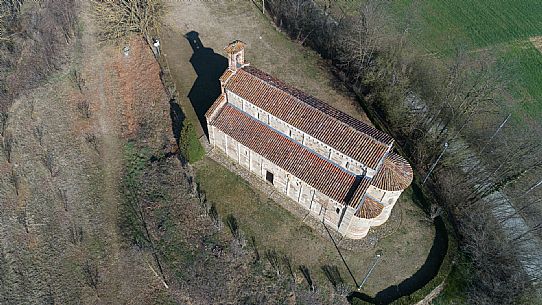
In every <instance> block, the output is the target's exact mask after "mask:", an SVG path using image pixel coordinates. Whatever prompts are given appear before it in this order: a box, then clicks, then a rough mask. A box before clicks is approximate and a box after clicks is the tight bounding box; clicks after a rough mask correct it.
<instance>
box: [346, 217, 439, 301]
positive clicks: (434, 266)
mask: <svg viewBox="0 0 542 305" xmlns="http://www.w3.org/2000/svg"><path fill="white" fill-rule="evenodd" d="M434 225H435V239H434V240H433V245H432V246H431V250H430V251H429V255H428V256H427V259H426V260H425V263H424V264H423V265H422V266H421V268H420V269H418V271H416V273H414V274H413V275H412V276H411V277H409V278H408V279H406V280H404V281H402V282H401V283H399V285H393V286H390V287H388V288H386V289H384V290H382V291H380V292H379V293H377V294H376V296H375V297H374V298H372V297H370V296H368V295H366V294H364V293H361V292H357V291H355V292H352V293H351V294H350V295H349V296H348V300H349V301H350V302H352V300H353V299H354V298H358V299H361V300H364V301H366V302H370V303H372V304H378V305H381V304H389V303H391V302H393V301H395V300H397V299H399V298H401V297H403V296H407V295H410V294H412V293H414V292H415V291H417V290H418V289H420V288H423V287H424V286H425V285H427V283H429V281H431V280H432V279H433V278H434V277H435V276H436V275H437V273H438V271H439V269H440V266H441V265H442V262H443V260H444V257H445V256H446V253H447V251H448V231H447V230H446V226H445V225H444V221H443V220H442V218H441V217H440V216H439V217H437V218H435V221H434ZM398 267H400V266H398Z"/></svg>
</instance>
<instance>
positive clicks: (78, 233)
mask: <svg viewBox="0 0 542 305" xmlns="http://www.w3.org/2000/svg"><path fill="white" fill-rule="evenodd" d="M68 237H69V240H70V242H71V243H72V244H74V245H77V244H79V243H81V242H82V241H83V227H82V226H80V225H78V224H76V223H75V222H72V223H70V225H69V227H68Z"/></svg>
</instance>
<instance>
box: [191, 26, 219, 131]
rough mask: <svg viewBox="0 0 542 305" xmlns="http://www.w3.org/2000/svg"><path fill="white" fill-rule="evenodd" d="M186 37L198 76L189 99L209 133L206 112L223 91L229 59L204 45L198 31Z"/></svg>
mask: <svg viewBox="0 0 542 305" xmlns="http://www.w3.org/2000/svg"><path fill="white" fill-rule="evenodd" d="M185 37H186V40H188V42H189V43H190V46H191V47H192V51H193V54H192V57H190V63H191V64H192V67H194V70H195V71H196V74H197V76H198V77H197V79H196V81H195V82H194V84H193V85H192V88H191V89H190V92H189V93H188V99H189V100H190V102H191V103H192V107H194V110H195V111H196V115H197V116H198V120H199V121H200V123H201V126H202V127H203V131H204V132H205V134H206V135H208V130H207V123H206V121H205V112H207V110H208V109H209V108H210V107H211V105H212V104H213V102H214V101H215V100H216V99H217V98H218V96H219V95H220V93H221V89H220V80H219V78H220V76H221V75H222V73H224V71H225V70H226V68H227V67H228V60H227V58H226V57H224V56H222V55H220V54H217V53H215V52H214V50H213V49H211V48H206V47H204V46H203V43H202V42H201V40H200V38H199V33H198V32H195V31H190V32H188V33H186V34H185Z"/></svg>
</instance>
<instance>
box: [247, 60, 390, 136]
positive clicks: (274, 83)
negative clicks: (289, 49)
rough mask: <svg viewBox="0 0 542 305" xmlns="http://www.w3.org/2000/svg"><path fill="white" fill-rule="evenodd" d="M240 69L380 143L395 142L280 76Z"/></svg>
mask: <svg viewBox="0 0 542 305" xmlns="http://www.w3.org/2000/svg"><path fill="white" fill-rule="evenodd" d="M245 68H249V69H250V70H256V71H257V72H258V73H261V74H264V75H265V76H267V77H269V80H265V79H262V78H261V77H260V76H259V75H257V74H253V73H251V72H250V71H247V70H249V69H245ZM239 70H242V71H244V72H245V73H249V74H250V75H253V76H254V77H256V78H257V79H258V80H259V81H261V82H262V83H264V84H268V85H270V86H273V87H274V88H276V89H278V90H281V91H283V92H285V93H287V94H288V95H290V96H292V97H293V98H294V99H295V100H296V101H297V102H298V103H301V104H304V105H308V106H310V107H311V108H313V109H315V110H317V111H319V112H320V113H323V114H324V115H326V116H328V117H330V118H333V119H335V120H336V121H338V122H340V123H341V124H342V125H344V126H346V127H347V128H350V129H353V130H354V131H356V132H360V133H363V134H365V135H367V136H368V137H370V138H371V139H373V140H375V141H377V142H379V143H382V144H384V145H386V146H391V145H393V143H394V142H395V141H394V139H393V138H392V137H391V136H390V135H388V134H386V133H385V132H383V131H381V130H379V129H377V128H375V127H372V126H370V125H369V124H367V123H364V122H362V121H360V120H358V119H356V118H354V117H352V116H351V115H349V114H347V113H345V112H343V111H341V110H339V109H336V108H335V107H332V106H330V105H329V104H327V103H326V102H324V101H322V100H320V99H319V98H317V97H315V96H312V95H310V94H307V93H306V92H304V91H302V90H300V89H298V88H296V87H294V86H291V85H289V84H287V83H286V82H284V81H282V80H280V79H278V78H275V77H273V76H272V75H270V74H267V73H266V72H264V71H262V70H260V69H258V68H256V67H254V66H245V67H242V68H241V69H239ZM277 81H278V82H280V83H282V85H283V86H280V85H281V84H277ZM289 90H294V91H297V92H296V93H299V94H301V95H304V96H305V97H308V98H310V99H311V101H313V102H316V103H318V104H319V105H320V106H323V107H324V108H328V110H332V111H336V112H338V113H339V114H340V115H343V116H345V117H346V119H349V120H352V121H354V123H356V124H361V125H363V127H366V128H369V129H372V130H373V131H375V132H376V133H380V135H381V136H382V137H385V138H389V140H388V141H386V140H381V139H378V138H377V137H375V136H374V135H372V134H370V133H367V132H365V131H363V130H360V129H358V128H355V127H354V126H353V124H349V123H347V122H345V121H343V120H342V119H340V118H338V117H337V116H334V115H332V114H330V113H329V112H326V111H324V110H322V109H320V108H318V107H316V106H315V105H313V104H311V103H309V102H307V101H305V100H302V99H300V98H299V97H298V96H297V95H295V94H293V93H292V92H290V91H289Z"/></svg>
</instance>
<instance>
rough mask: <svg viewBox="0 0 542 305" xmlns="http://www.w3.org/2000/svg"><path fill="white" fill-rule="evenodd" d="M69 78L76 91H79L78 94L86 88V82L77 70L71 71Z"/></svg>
mask: <svg viewBox="0 0 542 305" xmlns="http://www.w3.org/2000/svg"><path fill="white" fill-rule="evenodd" d="M71 77H72V80H73V82H74V84H75V86H76V87H77V89H79V92H81V93H82V92H83V89H84V88H86V81H85V79H84V78H83V76H82V75H81V72H79V70H77V69H73V70H72V75H71Z"/></svg>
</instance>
